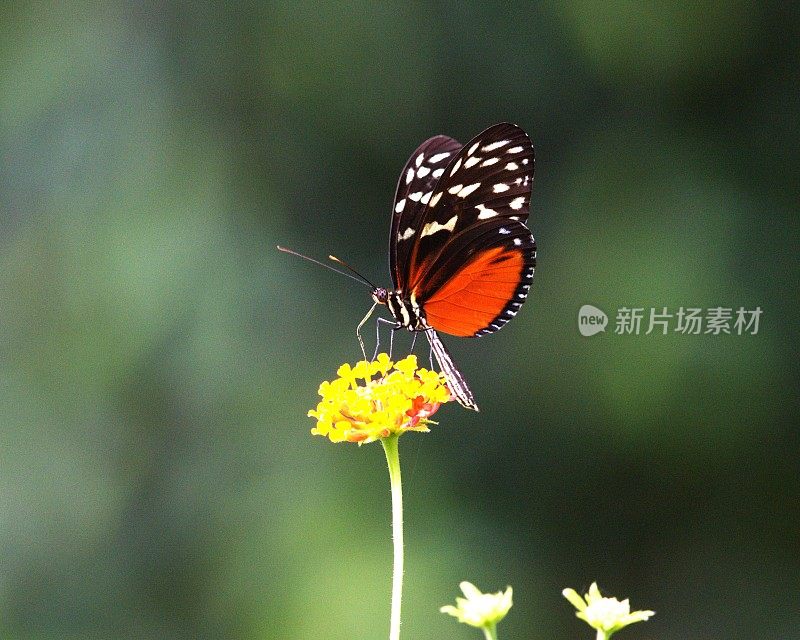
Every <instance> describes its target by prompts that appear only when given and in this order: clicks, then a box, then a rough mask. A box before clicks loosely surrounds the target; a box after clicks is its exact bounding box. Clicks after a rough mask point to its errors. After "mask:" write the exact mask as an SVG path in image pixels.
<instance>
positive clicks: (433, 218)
mask: <svg viewBox="0 0 800 640" xmlns="http://www.w3.org/2000/svg"><path fill="white" fill-rule="evenodd" d="M533 162H534V157H533V146H532V144H531V142H530V139H529V138H528V136H527V134H526V133H525V132H524V131H523V130H522V129H520V128H519V127H517V126H516V125H512V124H507V123H503V124H498V125H495V126H493V127H490V128H489V129H487V130H486V131H484V132H483V133H481V134H479V135H478V136H476V137H475V138H473V139H472V140H470V141H469V142H468V143H467V144H465V145H464V146H463V147H462V148H461V150H460V151H459V152H458V154H456V155H455V156H454V157H453V158H452V160H451V161H450V162H449V163H448V166H447V167H446V168H445V171H444V172H443V174H442V176H441V178H439V181H438V182H437V184H436V186H435V188H434V189H433V191H432V193H431V196H430V197H429V198H428V204H427V207H425V208H423V209H422V211H420V212H418V214H417V218H416V220H415V223H416V227H415V229H416V232H415V233H414V234H413V235H410V237H409V238H408V240H409V241H410V242H409V244H410V245H411V246H410V247H406V249H405V253H404V254H403V255H407V256H408V259H407V261H406V262H405V264H403V263H402V262H400V261H398V273H399V274H400V275H401V278H404V284H405V287H406V288H407V290H409V291H411V290H414V289H415V288H418V287H419V286H420V285H423V284H424V283H425V278H427V274H428V270H429V269H430V267H431V266H432V265H433V264H434V262H435V260H436V259H437V257H438V256H439V254H440V253H441V252H442V251H444V248H445V247H446V246H447V244H448V243H450V242H451V241H452V240H453V239H454V238H456V237H459V235H460V234H462V233H465V232H467V233H468V232H469V229H470V228H471V227H473V226H480V225H482V224H484V223H486V222H487V221H489V220H492V219H495V218H504V219H510V220H515V221H519V222H524V221H525V220H526V219H527V217H528V210H529V206H530V194H531V182H532V179H533ZM402 242H404V241H403V240H400V243H401V244H402Z"/></svg>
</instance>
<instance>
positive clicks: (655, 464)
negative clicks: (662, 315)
mask: <svg viewBox="0 0 800 640" xmlns="http://www.w3.org/2000/svg"><path fill="white" fill-rule="evenodd" d="M799 26H800V12H798V10H797V9H796V8H790V5H788V4H787V5H786V6H784V3H779V2H774V3H758V2H747V1H745V0H731V1H728V2H718V1H714V0H700V1H693V2H688V1H687V2H672V3H653V4H650V3H637V2H613V3H594V2H586V1H585V0H571V1H567V2H543V3H528V2H518V3H513V2H512V3H509V2H502V3H501V2H498V3H438V2H436V3H420V4H415V3H380V4H379V3H371V2H351V3H330V4H329V3H324V4H304V5H298V4H294V3H285V4H282V3H281V4H278V3H259V4H250V3H235V2H230V3H205V2H198V3H170V2H103V3H80V2H75V3H58V2H51V3H48V2H37V3H19V4H8V3H6V4H4V5H3V8H2V20H0V440H1V441H2V446H0V637H2V638H9V639H28V638H36V639H49V638H54V639H55V638H59V639H64V638H68V639H71V638H131V639H133V638H137V639H150V638H153V639H156V638H159V639H160V638H164V639H183V638H186V639H189V638H226V639H228V638H230V639H232V640H237V639H243V640H244V639H248V640H250V639H272V638H281V639H282V638H326V639H330V640H338V639H344V638H348V639H350V638H385V637H386V635H387V629H388V611H389V603H388V599H389V598H388V596H389V590H390V589H389V587H390V572H391V566H390V564H391V563H390V558H391V542H390V527H389V523H390V517H389V499H388V498H389V495H388V480H387V474H386V471H385V462H384V460H383V453H382V451H381V450H380V447H379V446H378V445H372V446H367V447H363V448H361V449H359V448H357V447H355V446H346V445H339V446H334V445H331V444H330V443H328V442H327V441H325V440H323V439H322V438H314V437H312V436H310V435H309V429H310V427H311V426H312V422H311V420H309V419H308V418H306V416H305V413H306V411H307V410H308V409H309V408H310V407H312V406H314V405H315V403H316V401H317V396H316V390H317V385H318V384H319V382H320V381H321V380H323V379H326V378H330V377H331V376H332V375H333V374H334V372H335V370H336V367H337V366H338V365H339V364H341V363H342V362H344V361H348V360H350V361H352V360H354V359H356V357H357V356H358V353H359V351H358V346H357V342H356V340H355V335H354V329H355V325H356V323H357V322H358V321H359V320H360V319H361V317H362V315H363V314H364V312H365V311H366V309H367V308H368V306H369V304H370V301H369V298H368V295H367V292H366V291H365V290H364V289H362V288H360V287H358V286H356V285H354V284H353V283H352V282H350V281H348V280H345V279H344V278H340V277H338V276H336V275H334V274H331V273H328V272H325V271H322V270H321V269H319V268H317V267H315V266H314V265H310V264H308V263H304V262H301V261H299V260H297V259H295V258H292V257H290V256H286V255H283V254H280V253H279V252H278V251H276V250H275V245H276V244H277V243H281V244H286V245H288V246H291V247H294V248H296V249H297V250H299V251H303V252H306V253H310V254H312V255H315V256H317V257H321V256H325V255H327V254H328V253H334V254H336V255H339V256H341V257H342V258H344V259H346V260H348V261H350V262H351V263H353V264H355V265H357V266H358V267H359V268H360V269H361V270H363V272H364V274H365V275H366V276H367V277H368V278H370V279H372V280H376V281H378V282H380V283H382V284H387V285H388V284H389V275H388V268H387V258H386V255H387V253H386V244H387V242H386V241H387V237H388V226H389V215H390V201H391V197H392V194H393V192H394V187H395V182H396V179H397V176H398V174H399V171H400V169H401V167H402V165H403V163H404V162H405V160H406V158H407V157H408V155H409V154H410V153H411V151H413V149H414V148H415V147H416V145H417V144H419V143H420V142H421V141H422V140H424V139H425V138H427V137H428V136H431V135H433V134H436V133H446V134H449V135H451V136H454V137H456V138H458V139H460V140H462V141H466V140H467V139H468V138H470V137H471V136H473V135H474V134H476V133H478V132H479V131H481V130H483V129H484V128H485V127H487V126H489V125H491V124H494V123H496V122H500V121H504V120H507V121H511V122H516V123H519V124H520V125H521V126H523V127H524V128H525V129H526V130H527V131H528V132H529V133H530V134H531V136H532V138H533V140H534V143H535V146H536V156H537V164H536V179H535V185H534V192H533V206H532V215H531V227H532V229H533V231H534V234H535V236H536V238H537V240H538V244H539V248H540V250H539V268H538V269H537V274H536V276H535V279H534V286H533V290H532V296H531V297H530V299H529V301H528V303H527V304H526V305H525V308H524V309H523V311H522V313H521V314H520V315H519V317H518V318H517V319H516V320H515V321H514V322H513V323H511V324H510V325H509V327H508V328H506V329H505V330H504V331H502V332H500V333H499V334H497V335H495V336H491V337H488V338H485V339H481V340H460V339H450V340H447V339H446V338H445V341H446V342H447V343H448V345H449V346H450V348H451V350H452V352H453V354H454V356H455V358H456V360H457V362H458V363H459V365H460V367H461V368H462V371H463V372H464V373H465V375H466V376H467V378H468V380H469V381H470V382H471V386H472V388H473V390H474V392H475V395H476V397H477V399H478V402H479V403H480V404H481V408H482V412H481V413H480V414H472V413H469V412H466V411H464V410H462V409H461V408H460V407H458V406H447V407H445V408H443V409H442V411H441V412H440V413H439V414H438V418H439V420H440V425H439V426H438V427H436V428H434V429H433V431H432V432H431V433H430V434H428V435H418V434H412V435H410V436H407V437H406V438H403V440H402V444H401V457H402V459H403V465H404V478H405V483H406V517H405V521H406V538H407V560H406V561H407V572H406V598H405V603H404V623H403V628H404V631H403V634H404V637H405V638H409V639H411V638H476V637H477V636H478V634H477V632H476V631H475V630H473V629H470V628H468V627H466V626H464V625H457V624H456V623H455V622H454V621H453V620H452V619H450V618H448V617H446V616H443V615H441V614H439V613H438V612H437V609H438V607H439V606H440V605H442V604H445V603H448V602H452V601H453V599H454V597H455V595H456V594H457V583H458V582H459V581H460V580H463V579H468V580H471V581H472V582H475V583H476V584H477V585H478V586H479V587H481V588H482V589H484V590H498V589H500V588H503V587H505V585H506V584H512V585H513V586H514V596H515V606H514V609H513V610H512V612H511V613H510V614H509V617H508V618H507V619H506V621H505V622H504V623H503V625H502V628H501V633H502V635H503V637H504V638H533V639H536V638H542V639H545V638H550V639H565V640H566V639H568V638H590V637H592V634H591V631H590V630H589V629H588V627H585V626H583V623H582V622H580V621H578V620H576V619H575V618H574V615H573V610H572V608H571V607H570V605H569V604H568V603H567V602H566V601H565V600H564V599H563V598H562V597H561V595H560V592H561V589H562V588H564V587H566V586H572V587H575V588H577V589H579V590H581V591H582V590H584V589H585V588H587V587H588V585H589V584H590V583H591V582H592V581H593V580H597V581H598V582H599V584H600V586H601V588H602V589H603V590H604V592H608V593H609V594H611V595H617V596H619V597H630V598H631V599H632V604H633V606H634V607H635V608H652V609H655V610H656V611H657V615H656V617H655V618H654V619H653V620H652V621H650V622H647V623H646V624H640V625H637V626H635V627H632V628H631V629H629V630H626V631H624V632H622V633H623V634H624V636H625V637H629V638H636V637H639V638H659V639H670V640H672V639H674V640H679V639H680V640H682V639H686V638H691V639H707V638H714V639H716V638H719V639H723V638H725V639H729V638H748V639H750V638H759V639H765V640H771V639H775V640H778V639H781V640H784V639H787V638H797V637H800V601H799V600H798V593H800V554H799V553H798V551H799V550H800V517H799V516H798V505H799V504H800V480H799V478H798V469H799V468H800V465H798V459H800V458H799V456H798V452H799V451H800V446H799V445H800V439H799V438H798V435H797V427H798V422H799V421H798V392H797V390H798V388H797V380H798V371H797V369H798V366H797V352H798V351H797V347H798V345H797V339H796V335H797V330H798V323H797V315H798V313H799V312H800V306H799V304H798V295H797V285H798V268H797V256H796V251H797V246H798V192H800V179H799V178H800V173H799V172H798V164H799V163H800V151H799V150H800V127H799V126H798V122H799V121H800V92H798V86H800V38H799V37H798V27H799ZM584 303H591V304H595V305H598V306H599V307H601V308H603V309H605V310H606V312H608V313H609V315H612V316H613V314H614V312H615V310H616V309H617V308H618V307H622V306H639V307H645V308H649V307H657V308H660V307H663V306H667V307H671V308H673V309H674V308H677V307H679V306H696V307H712V306H720V305H721V306H724V307H738V306H744V307H746V308H755V307H756V306H761V307H762V309H763V316H762V318H761V326H760V329H759V333H758V335H755V336H752V335H746V336H737V335H731V336H724V335H723V336H710V335H699V336H684V335H678V334H674V333H673V334H671V335H668V336H660V335H650V336H638V337H637V336H618V335H614V334H613V331H611V330H609V331H607V332H606V333H605V334H600V335H598V336H595V337H592V338H584V337H582V336H581V335H580V334H579V333H578V330H577V311H578V308H579V307H580V306H581V305H582V304H584ZM611 322H612V324H613V317H612V320H611ZM611 328H612V327H609V329H611ZM367 335H371V331H368V332H367ZM395 347H396V349H397V351H396V352H397V353H399V352H401V351H402V350H404V349H408V347H409V339H408V336H407V335H405V334H404V335H402V336H400V337H399V339H398V340H397V341H396V343H395ZM424 352H425V350H424V349H423V350H421V353H424Z"/></svg>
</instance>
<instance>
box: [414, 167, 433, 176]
mask: <svg viewBox="0 0 800 640" xmlns="http://www.w3.org/2000/svg"><path fill="white" fill-rule="evenodd" d="M430 172H431V170H430V169H429V168H428V167H420V168H419V169H417V175H418V176H419V177H420V178H424V177H425V176H427V175H428V174H429V173H430Z"/></svg>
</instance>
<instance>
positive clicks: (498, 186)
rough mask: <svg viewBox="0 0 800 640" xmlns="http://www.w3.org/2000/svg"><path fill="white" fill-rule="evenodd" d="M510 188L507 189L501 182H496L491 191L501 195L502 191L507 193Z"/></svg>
mask: <svg viewBox="0 0 800 640" xmlns="http://www.w3.org/2000/svg"><path fill="white" fill-rule="evenodd" d="M510 188H511V187H509V186H508V185H507V184H505V183H503V182H498V183H497V184H496V185H494V187H493V188H492V191H494V192H495V193H503V191H508V190H509V189H510Z"/></svg>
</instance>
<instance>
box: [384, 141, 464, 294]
mask: <svg viewBox="0 0 800 640" xmlns="http://www.w3.org/2000/svg"><path fill="white" fill-rule="evenodd" d="M459 149H461V143H460V142H458V141H456V140H453V138H450V137H448V136H434V137H433V138H429V139H428V140H426V141H425V142H423V143H422V144H421V145H420V146H419V147H417V150H416V151H414V153H413V154H411V157H410V158H409V159H408V162H406V164H405V166H404V167H403V171H402V173H401V174H400V178H399V180H398V182H397V190H396V192H395V196H394V201H393V204H392V226H391V232H390V236H389V269H390V271H391V274H392V281H393V282H394V286H395V288H401V287H402V286H403V283H404V280H403V279H402V276H401V275H400V269H402V268H403V266H404V265H406V264H407V263H408V256H409V252H410V250H411V248H412V246H413V240H414V238H413V236H414V234H415V230H416V228H417V225H418V223H419V220H420V219H421V217H422V216H423V215H424V214H425V209H426V208H427V206H428V204H429V202H430V196H431V193H432V191H433V188H434V186H436V183H437V182H439V180H440V178H441V177H442V175H444V172H445V169H446V167H447V165H448V163H449V161H450V160H452V159H453V157H454V156H455V155H456V153H457V152H458V150H459Z"/></svg>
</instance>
